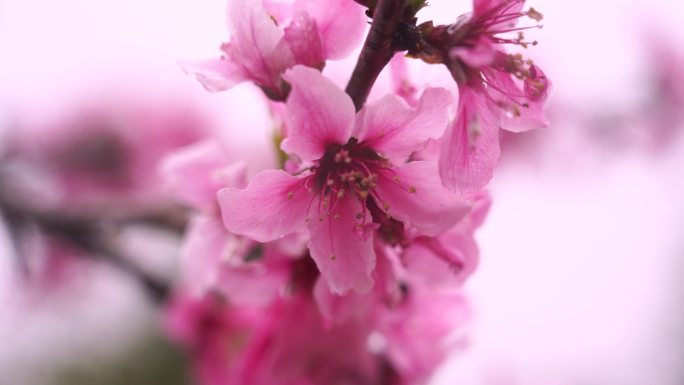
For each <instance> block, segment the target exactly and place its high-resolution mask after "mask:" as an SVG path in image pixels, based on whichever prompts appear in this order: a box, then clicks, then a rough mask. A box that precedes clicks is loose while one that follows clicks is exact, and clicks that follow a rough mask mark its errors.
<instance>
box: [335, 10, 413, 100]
mask: <svg viewBox="0 0 684 385" xmlns="http://www.w3.org/2000/svg"><path fill="white" fill-rule="evenodd" d="M405 8H406V0H379V1H378V2H377V5H376V7H375V9H374V10H373V23H372V24H371V28H370V31H369V32H368V36H367V37H366V41H365V43H364V44H363V49H362V50H361V54H360V55H359V59H358V61H357V62H356V67H354V72H352V75H351V78H350V79H349V83H348V84H347V88H346V91H347V94H349V96H351V98H352V100H353V101H354V106H355V107H356V110H357V111H358V110H360V109H361V107H363V105H364V103H366V99H367V98H368V94H369V93H370V90H371V88H372V87H373V84H374V83H375V80H376V79H377V78H378V75H380V72H381V71H382V69H383V68H385V66H386V65H387V63H389V61H390V59H391V58H392V55H394V49H393V47H392V41H393V39H394V36H395V33H396V32H397V27H398V26H399V21H400V19H401V17H402V15H403V14H404V11H405Z"/></svg>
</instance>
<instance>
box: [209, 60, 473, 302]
mask: <svg viewBox="0 0 684 385" xmlns="http://www.w3.org/2000/svg"><path fill="white" fill-rule="evenodd" d="M284 77H285V79H286V80H287V81H288V82H289V83H290V84H291V85H292V92H291V93H290V97H289V98H288V101H287V108H286V114H287V119H288V125H289V127H290V136H289V137H288V138H287V139H285V141H284V142H283V144H282V148H283V150H285V151H286V152H287V153H290V154H292V155H294V156H296V157H297V158H298V159H299V160H301V162H302V169H301V171H300V172H299V173H298V174H297V175H290V174H288V173H286V172H285V171H266V172H263V173H262V174H260V175H257V176H256V177H255V178H254V181H253V182H252V183H251V184H250V185H249V186H248V187H247V188H246V189H244V190H240V189H231V188H229V189H226V190H222V191H221V192H220V193H219V194H220V196H219V199H220V202H221V208H222V211H223V218H224V223H225V224H226V227H227V228H228V229H229V230H230V231H232V232H235V233H239V234H244V235H247V236H249V237H251V238H254V239H257V240H259V241H262V242H267V241H273V240H276V239H278V238H280V237H282V236H284V235H287V234H290V233H292V232H294V231H296V230H298V229H300V228H302V227H304V226H307V227H308V228H309V231H310V233H311V241H310V251H311V256H312V257H313V258H314V260H315V261H316V263H317V265H318V267H319V269H320V270H321V273H322V274H323V276H324V277H326V278H327V280H328V282H329V284H330V287H331V289H332V290H333V291H335V292H338V293H343V292H346V291H347V290H349V289H356V290H358V291H365V290H368V289H369V288H370V286H371V285H372V279H371V273H372V271H373V268H374V265H375V253H374V251H373V233H374V232H375V231H376V230H377V228H378V227H380V226H382V222H383V221H385V220H386V219H387V218H393V219H396V220H398V221H401V222H404V223H405V224H407V225H410V226H412V227H415V228H416V229H417V230H418V231H419V232H421V233H423V234H425V235H430V236H434V235H438V234H440V233H442V232H443V231H445V230H446V229H448V228H449V227H451V226H452V225H454V224H455V223H456V222H458V221H459V220H460V219H461V218H463V216H465V215H466V214H467V212H468V210H469V206H468V204H466V203H465V202H464V201H463V200H462V199H461V198H460V197H459V196H457V195H455V194H453V193H450V192H449V191H447V190H446V189H444V188H443V187H442V185H441V182H440V180H439V177H438V174H437V168H436V165H435V164H433V163H430V162H425V161H413V162H408V163H407V162H406V161H407V160H408V159H409V156H410V155H411V153H413V152H414V151H417V150H421V149H422V147H424V145H425V144H426V142H427V140H428V139H429V138H431V137H438V136H440V135H441V134H442V131H443V130H444V128H445V127H446V123H447V110H446V106H447V105H448V103H449V102H450V97H449V95H448V93H447V92H446V91H444V90H441V89H428V90H426V91H425V92H424V94H423V97H422V98H421V100H420V102H419V105H418V106H417V107H416V108H411V107H408V106H406V105H405V104H404V103H403V102H402V101H401V100H400V99H398V98H397V97H396V96H393V95H391V96H388V97H386V98H384V99H382V100H380V101H378V102H377V103H374V104H371V105H368V106H366V107H365V108H364V109H363V110H361V111H360V112H359V113H358V115H355V113H354V106H353V104H352V101H351V99H350V98H349V97H348V96H347V95H346V94H345V93H344V92H342V90H340V89H338V88H337V87H336V86H335V85H334V84H332V82H330V81H329V80H327V79H326V78H324V77H323V76H322V75H321V74H319V73H318V72H317V71H315V70H313V69H309V68H306V67H295V68H294V69H292V70H291V71H289V72H287V73H286V74H285V76H284Z"/></svg>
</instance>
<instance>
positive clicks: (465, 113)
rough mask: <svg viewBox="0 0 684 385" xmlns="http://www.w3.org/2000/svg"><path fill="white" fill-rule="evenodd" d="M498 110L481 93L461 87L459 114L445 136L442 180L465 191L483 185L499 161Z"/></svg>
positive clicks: (454, 187) (460, 191)
mask: <svg viewBox="0 0 684 385" xmlns="http://www.w3.org/2000/svg"><path fill="white" fill-rule="evenodd" d="M499 114H500V112H499V109H498V107H497V106H494V105H490V103H488V102H487V99H486V97H485V96H484V95H482V93H480V92H478V91H474V90H470V89H468V88H462V89H461V95H460V96H459V104H458V113H457V117H456V119H455V120H454V122H453V123H452V125H451V127H449V129H448V130H447V132H446V134H445V135H444V137H443V138H442V150H441V152H440V159H439V173H440V176H441V177H442V183H444V185H445V186H447V187H448V188H449V189H451V190H452V191H457V192H459V193H462V194H466V193H470V192H474V191H477V190H479V189H481V188H482V187H484V186H485V185H486V184H487V183H488V182H489V180H490V179H492V174H493V172H494V166H496V164H497V162H498V161H499V156H500V154H501V149H500V148H499V121H500V118H499Z"/></svg>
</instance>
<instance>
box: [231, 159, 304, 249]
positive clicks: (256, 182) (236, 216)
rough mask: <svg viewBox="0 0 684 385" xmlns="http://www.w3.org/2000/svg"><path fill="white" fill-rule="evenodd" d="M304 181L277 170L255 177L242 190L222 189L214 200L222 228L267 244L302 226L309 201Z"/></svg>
mask: <svg viewBox="0 0 684 385" xmlns="http://www.w3.org/2000/svg"><path fill="white" fill-rule="evenodd" d="M304 181H305V180H304V179H302V178H298V177H295V176H292V175H290V174H287V173H286V172H284V171H281V170H267V171H264V172H261V173H259V174H258V175H257V176H255V177H254V179H253V180H252V181H251V183H250V184H249V186H247V188H246V189H244V190H238V189H235V188H224V189H222V190H220V191H219V192H218V200H219V204H220V206H221V212H222V214H223V223H224V225H225V226H226V228H227V229H228V230H229V231H231V232H234V233H236V234H241V235H246V236H247V237H250V238H252V239H254V240H256V241H259V242H269V241H274V240H276V239H279V238H282V237H284V236H286V235H288V234H291V233H293V232H295V231H297V230H298V229H299V228H301V227H303V226H304V224H305V217H306V211H307V207H308V205H309V203H310V201H311V195H310V193H309V191H308V190H307V189H306V188H305V187H304Z"/></svg>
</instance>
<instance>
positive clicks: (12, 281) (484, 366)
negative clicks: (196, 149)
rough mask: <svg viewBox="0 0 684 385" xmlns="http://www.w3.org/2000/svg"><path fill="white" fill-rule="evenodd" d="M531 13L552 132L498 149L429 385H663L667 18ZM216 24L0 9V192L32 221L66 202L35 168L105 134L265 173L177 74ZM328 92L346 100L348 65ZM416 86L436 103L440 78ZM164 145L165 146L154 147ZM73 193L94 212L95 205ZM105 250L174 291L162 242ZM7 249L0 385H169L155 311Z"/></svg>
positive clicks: (676, 208) (678, 210) (150, 158)
mask: <svg viewBox="0 0 684 385" xmlns="http://www.w3.org/2000/svg"><path fill="white" fill-rule="evenodd" d="M430 3H431V4H432V7H431V8H428V9H427V10H426V11H424V13H423V15H422V18H424V19H431V18H434V19H436V20H437V21H438V22H452V21H453V20H454V19H455V18H456V16H457V15H458V14H460V13H463V12H466V11H467V10H468V8H469V3H468V2H467V1H459V2H455V1H451V0H432V1H431V2H430ZM529 4H530V5H532V6H534V7H535V8H536V9H538V10H539V11H541V12H542V13H543V14H544V16H545V17H544V21H543V24H544V27H543V29H541V30H533V31H530V32H529V34H530V36H531V37H533V38H534V39H537V40H538V41H539V43H540V44H539V45H538V46H536V47H534V48H532V49H530V50H529V51H528V52H526V54H527V55H529V56H530V57H532V58H534V60H535V62H536V63H537V64H539V65H540V66H541V67H542V68H543V69H544V70H545V71H546V72H547V75H548V76H549V78H550V79H551V80H552V81H553V85H554V90H553V94H552V98H551V101H550V103H549V109H548V111H549V116H550V119H551V126H550V127H549V128H548V129H545V130H542V131H537V132H531V133H527V134H522V135H517V136H506V137H505V138H504V151H503V157H502V162H501V165H500V167H499V169H498V170H497V172H496V174H495V177H494V179H493V181H492V184H491V188H490V190H491V193H492V195H493V197H494V205H493V207H492V211H491V214H490V216H489V218H488V219H487V222H486V224H485V225H484V227H483V228H482V229H481V231H480V232H479V234H478V240H479V242H480V245H481V249H482V260H481V265H480V268H479V270H478V272H476V274H474V275H473V277H472V279H471V281H470V282H468V283H467V285H466V287H465V290H466V291H467V293H468V295H469V296H470V298H471V300H472V304H473V308H474V310H475V311H474V314H475V315H474V320H473V322H472V324H471V325H470V326H469V328H470V338H469V342H468V347H467V349H465V350H464V351H463V352H460V353H458V354H456V355H454V357H452V358H451V359H450V360H449V362H448V363H447V364H446V365H445V366H444V367H443V368H442V369H441V370H440V371H439V372H438V373H437V374H436V376H435V378H434V384H435V385H453V384H465V385H471V384H472V385H480V384H482V385H632V384H634V385H643V384H654V385H680V384H682V383H684V307H683V306H682V304H683V303H684V279H683V278H684V199H682V197H684V135H682V131H683V130H684V73H683V72H684V27H682V18H683V17H684V5H681V3H680V2H677V1H674V0H651V1H649V2H643V1H636V0H597V1H589V0H577V1H573V2H556V1H553V2H552V1H543V0H539V1H534V2H529ZM224 9H225V0H204V1H201V2H195V1H189V0H175V1H161V0H147V1H144V2H141V1H132V0H120V1H108V0H89V1H86V0H63V1H60V2H50V1H40V0H0V153H3V157H2V158H0V159H7V158H6V157H8V155H7V154H8V153H9V154H10V155H11V153H12V151H15V150H13V149H14V148H15V147H13V146H16V148H20V149H23V150H22V151H24V152H23V153H25V154H28V155H27V159H28V161H26V162H23V163H22V162H18V164H17V162H5V163H6V164H4V165H3V172H9V173H11V174H13V175H22V177H23V178H28V179H29V180H30V182H31V183H32V186H34V187H35V189H37V190H38V191H40V192H41V193H42V194H41V195H39V196H40V200H41V202H44V201H45V202H47V203H45V204H61V203H63V202H68V198H69V196H70V195H69V194H68V193H67V194H66V196H64V195H65V193H64V191H61V190H59V189H58V188H55V186H59V185H60V183H61V181H53V180H49V179H50V178H49V177H48V176H49V172H50V170H51V169H50V168H47V169H46V168H44V167H43V168H40V169H39V171H35V169H34V168H31V166H32V165H35V164H44V163H45V162H46V161H47V163H48V164H49V163H50V159H51V158H50V156H52V155H50V154H57V155H56V156H58V157H60V156H62V157H63V156H64V151H66V153H67V154H71V152H69V148H70V147H69V143H70V139H69V138H70V136H71V135H74V133H78V132H80V131H79V130H83V129H84V127H85V128H89V127H93V126H97V127H100V128H101V132H104V133H110V132H119V133H121V132H123V133H124V134H121V138H123V139H121V138H119V139H117V140H121V141H122V143H124V144H125V145H130V146H132V147H131V148H133V149H132V150H131V151H133V152H134V153H135V154H143V155H140V157H139V158H136V159H139V161H140V162H143V163H145V164H154V163H155V161H156V160H157V159H158V158H159V157H160V156H161V155H160V154H162V153H164V151H168V150H169V149H172V148H174V147H177V146H180V145H182V144H183V143H185V142H189V141H192V140H194V139H196V138H200V137H203V136H207V135H218V136H221V137H222V138H223V140H224V141H225V142H226V143H229V144H230V145H231V147H230V148H232V149H233V151H234V152H235V154H236V156H237V157H248V158H250V159H251V160H252V162H253V163H252V164H253V166H252V168H253V169H252V170H250V171H251V172H255V171H257V170H258V169H259V168H260V167H263V166H264V165H266V164H268V161H269V159H267V158H268V157H270V156H273V155H269V154H272V151H270V148H271V146H272V142H271V140H272V139H271V136H270V129H271V128H272V127H271V123H270V120H269V116H268V112H267V109H266V108H265V106H263V104H262V103H261V102H260V99H259V97H258V94H257V91H256V90H255V89H254V88H252V87H251V86H248V85H244V86H239V87H237V88H236V89H234V90H232V91H230V92H226V93H221V94H209V93H207V92H206V91H204V90H203V89H202V88H201V86H199V84H198V83H197V82H196V81H195V80H194V79H193V78H192V77H190V76H188V75H185V74H184V73H183V72H182V70H181V69H180V66H179V65H178V63H179V62H181V61H184V60H195V59H202V58H206V57H212V56H214V55H215V54H216V52H217V51H216V50H217V48H218V45H219V44H220V42H222V41H226V40H227V38H228V36H227V31H226V28H225V14H224ZM326 71H328V73H329V74H331V76H337V77H339V78H340V79H341V81H345V80H346V78H345V77H346V76H348V73H349V63H348V62H345V63H336V64H333V65H330V66H329V68H328V69H327V70H326ZM421 76H423V78H419V79H418V78H416V81H418V82H424V83H426V84H427V83H431V84H432V83H439V82H440V81H442V77H441V76H442V75H440V74H439V71H436V72H434V73H433V71H427V72H426V73H423V74H422V75H421ZM382 81H384V80H382V79H381V83H379V85H378V86H379V87H382V86H383V84H382ZM169 130H170V131H169ZM98 132H100V131H98ZM169 132H171V133H172V134H170V133H169ZM117 135H118V134H117ZM169 135H171V136H173V138H175V139H178V140H175V139H173V138H172V139H173V140H172V139H169V140H166V141H164V142H163V143H161V144H160V140H159V139H160V138H166V139H168V138H169ZM104 137H105V138H108V136H106V135H105V136H104ZM117 137H118V136H117ZM130 138H145V139H144V140H143V139H141V142H142V143H141V144H140V145H139V146H138V147H136V146H135V145H132V144H131V142H130V141H132V139H130ZM179 138H180V139H179ZM145 140H146V141H147V142H145ZM107 143H109V142H107ZM10 144H12V146H10ZM146 146H147V147H146ZM55 148H57V150H55ZM60 148H61V149H65V148H66V150H59V149H60ZM96 148H97V149H99V150H98V151H97V154H98V155H101V154H103V153H106V151H108V149H110V148H109V147H108V146H104V147H96ZM151 149H152V150H151ZM55 151H56V152H55ZM136 151H137V152H136ZM155 151H156V152H155ZM155 154H156V155H155ZM86 155H87V154H86ZM10 158H11V157H10ZM67 158H68V157H67ZM60 159H61V158H60ZM69 159H71V158H69ZM75 159H76V161H77V160H78V159H80V158H78V157H77V158H75ZM41 162H42V163H41ZM108 165H109V166H111V164H104V165H103V167H107V166H108ZM28 169H30V170H34V171H32V172H33V173H32V174H31V175H26V172H25V170H28ZM7 170H9V171H7ZM146 172H148V173H149V174H143V175H135V176H132V177H131V178H132V179H131V180H132V181H133V182H130V181H129V182H130V184H128V185H126V187H125V188H124V187H122V188H121V190H117V191H118V193H117V194H119V195H116V194H115V198H117V199H120V198H121V196H125V197H126V198H129V197H130V196H135V202H133V203H131V202H130V201H128V200H126V201H125V203H126V204H127V205H131V204H140V205H142V204H146V202H150V201H151V200H152V201H155V202H158V200H157V198H158V197H159V196H160V195H158V194H161V195H163V194H164V192H163V188H162V186H159V185H157V184H156V182H155V181H156V180H155V179H154V178H155V177H154V176H153V174H154V167H150V168H149V169H148V170H147V171H146ZM8 180H9V179H3V180H2V181H1V182H0V183H3V184H5V186H3V187H6V188H7V186H8V183H10V182H8ZM140 181H144V182H145V183H143V182H140ZM153 182H154V183H153ZM79 183H81V182H79ZM88 183H89V182H88ZM88 183H86V184H85V185H86V186H87V190H88V191H89V192H90V193H92V194H91V195H89V196H90V197H91V198H92V197H95V198H92V199H93V202H94V203H93V205H96V204H97V198H98V197H101V195H98V194H99V193H100V192H99V191H98V190H97V186H99V185H97V186H95V187H93V186H94V185H93V184H88ZM98 183H99V182H98ZM106 183H109V182H108V181H106ZM96 184H97V183H96ZM79 186H81V185H79ZM117 186H118V185H117ZM107 191H110V190H107ZM131 191H133V192H134V193H131ZM60 194H61V195H60ZM109 198H112V197H111V196H108V199H109ZM121 237H122V238H123V239H125V241H126V244H127V245H129V246H128V247H130V248H131V250H134V251H140V250H144V252H143V253H139V252H133V253H131V254H132V255H134V256H135V261H134V262H135V263H136V264H137V265H139V266H142V267H143V268H144V269H145V271H146V272H147V273H149V274H151V275H152V276H154V277H156V278H157V279H159V280H162V281H171V280H172V279H173V277H174V276H175V274H176V271H177V262H176V254H177V250H178V244H179V240H178V237H177V236H175V235H174V233H173V232H172V231H167V230H160V229H156V228H151V227H150V226H145V225H144V224H132V225H131V226H128V227H126V229H125V232H124V233H123V234H122V236H121ZM8 238H9V226H7V225H6V223H3V222H0V341H2V343H0V384H2V385H5V384H7V385H10V384H11V385H15V384H27V385H33V384H35V385H43V384H184V383H186V381H187V376H188V375H187V369H186V368H185V359H184V357H183V355H182V353H181V352H180V351H179V350H178V349H177V348H176V347H174V346H173V345H172V344H171V343H170V342H168V341H167V340H166V339H165V337H164V334H163V332H162V331H161V330H160V327H159V324H160V323H161V322H160V320H161V314H160V309H159V305H158V304H157V303H156V302H155V301H154V300H151V299H150V297H149V295H148V294H147V293H146V292H145V290H144V289H143V288H141V286H140V285H139V282H138V281H136V280H135V279H133V278H132V277H131V274H130V272H127V271H126V269H122V268H120V267H113V266H111V264H108V263H106V262H103V261H97V260H92V259H88V258H81V259H75V260H74V259H73V258H66V259H64V258H62V259H64V260H60V259H59V258H56V259H51V261H53V262H50V263H47V262H46V260H40V259H39V260H32V261H28V262H27V261H24V262H22V263H18V261H17V260H16V258H14V257H13V255H14V253H13V250H12V248H11V245H10V243H9V242H8ZM34 243H40V244H41V245H42V246H41V247H43V248H46V247H47V248H50V247H52V246H53V245H51V244H49V243H46V242H42V243H41V242H37V241H36V242H34ZM54 260H57V261H58V262H54ZM59 261H61V262H59ZM26 271H29V272H31V274H29V275H27V274H25V272H26Z"/></svg>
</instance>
